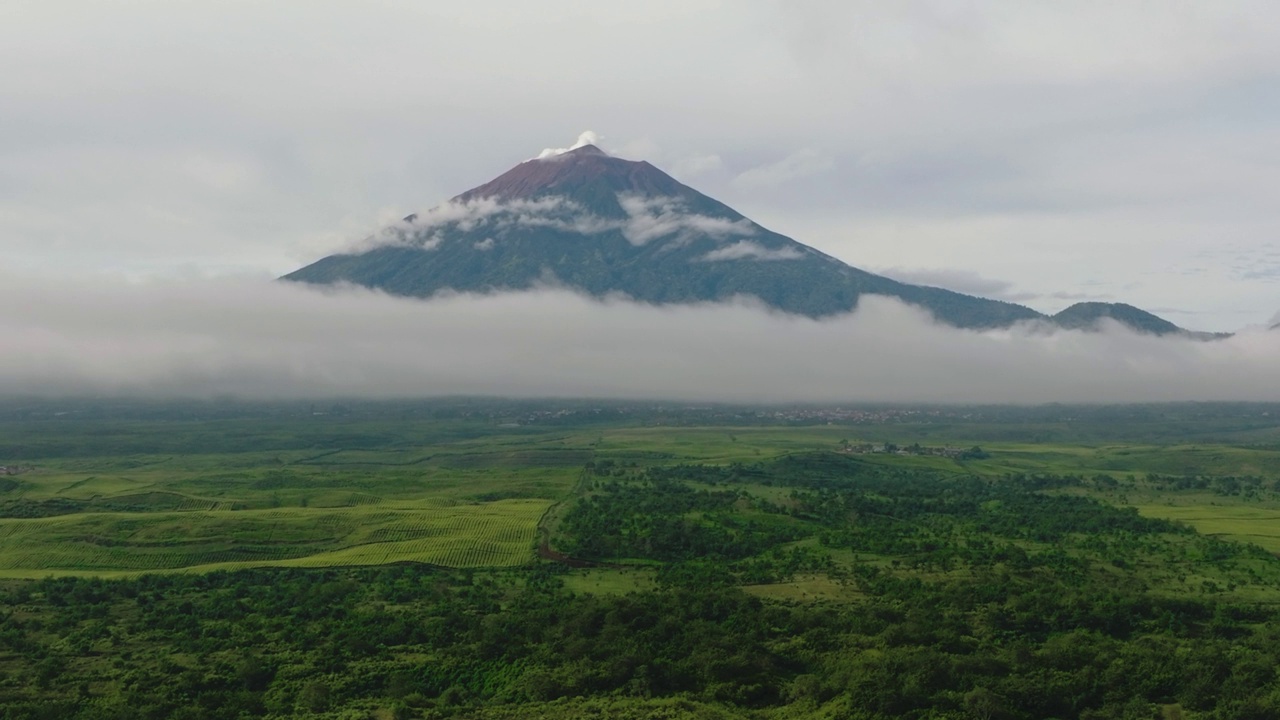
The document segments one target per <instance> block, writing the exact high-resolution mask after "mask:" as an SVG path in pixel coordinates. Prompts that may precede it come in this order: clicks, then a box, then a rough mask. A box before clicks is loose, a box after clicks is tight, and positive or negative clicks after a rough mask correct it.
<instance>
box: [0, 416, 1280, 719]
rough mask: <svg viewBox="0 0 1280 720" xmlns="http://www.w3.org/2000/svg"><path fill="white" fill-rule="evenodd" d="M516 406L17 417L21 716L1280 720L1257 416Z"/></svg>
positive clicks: (5, 610) (14, 528) (12, 444)
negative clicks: (126, 562)
mask: <svg viewBox="0 0 1280 720" xmlns="http://www.w3.org/2000/svg"><path fill="white" fill-rule="evenodd" d="M1253 410H1254V409H1253V408H1252V407H1251V406H1242V408H1241V412H1242V413H1246V414H1247V413H1252V412H1253ZM402 411H403V408H400V409H396V410H395V412H397V413H399V412H402ZM520 411H521V412H525V409H524V408H523V406H522V407H521V409H520ZM255 412H256V411H255ZM310 412H312V411H310V410H308V414H309V413H310ZM386 412H387V413H388V414H391V413H392V410H391V409H388V410H387V411H386ZM509 412H511V411H510V410H506V411H498V412H496V413H494V414H493V416H492V417H487V418H477V417H472V418H458V417H456V416H450V417H434V416H431V415H430V414H424V415H422V416H417V417H414V418H412V419H409V420H405V418H403V417H401V418H399V419H400V420H401V421H402V422H400V423H399V424H397V423H395V422H391V420H394V419H395V418H383V419H381V420H379V419H377V418H370V417H366V416H358V417H349V416H344V418H343V419H341V420H338V419H334V418H332V417H330V416H319V415H316V416H314V417H310V416H309V415H308V416H303V415H299V416H297V417H294V416H292V415H290V416H288V417H281V416H279V415H276V416H270V415H269V416H267V417H265V418H264V417H257V416H253V417H248V416H246V417H239V418H235V417H232V418H225V417H224V418H219V419H216V420H211V419H208V418H202V417H187V418H184V419H181V420H172V419H171V420H167V421H164V422H165V424H167V425H169V427H170V430H169V432H168V433H167V434H166V435H164V436H163V437H157V438H154V439H152V438H151V434H152V433H153V432H154V425H150V424H149V423H152V422H156V423H158V422H160V421H157V420H151V419H146V418H143V419H139V418H136V417H133V418H129V419H127V420H113V419H111V418H110V417H100V416H98V417H95V418H93V419H91V420H89V419H86V420H81V421H70V422H68V421H62V420H59V421H56V422H55V421H52V420H49V421H45V420H39V419H37V420H34V421H33V420H32V419H31V418H30V417H27V418H24V419H12V420H8V419H2V418H0V425H4V426H5V427H9V428H11V429H13V430H14V432H13V433H10V434H8V435H7V437H8V438H9V440H8V441H7V445H8V447H6V448H5V451H6V452H8V453H10V454H11V455H12V456H13V458H12V460H10V459H9V458H3V459H0V464H3V465H5V467H12V468H14V474H11V475H5V476H4V477H0V718H4V719H6V720H10V719H12V720H16V719H18V718H23V719H26V718H83V719H86V720H88V719H91V718H94V719H96V718H191V719H197V718H209V719H213V718H247V717H279V718H284V717H325V718H446V717H448V718H472V717H474V718H522V717H548V718H550V717H555V718H559V719H561V720H567V719H571V718H602V717H611V718H612V717H617V718H760V719H762V720H764V719H768V718H851V719H862V718H866V719H870V718H977V719H997V718H1004V719H1009V720H1015V719H1024V718H1025V719H1042V718H1061V719H1064V720H1065V719H1067V718H1098V719H1101V718H1125V719H1128V718H1153V719H1160V718H1163V719H1175V718H1188V719H1190V718H1205V719H1209V718H1222V719H1226V718H1231V719H1245V720H1248V719H1250V718H1259V719H1263V718H1267V719H1269V718H1276V717H1280V674H1277V668H1280V559H1278V558H1277V556H1276V555H1275V552H1276V550H1277V549H1276V548H1275V547H1269V546H1268V542H1270V540H1269V539H1270V538H1271V537H1272V536H1274V535H1280V533H1274V532H1273V531H1272V530H1271V528H1274V527H1276V525H1275V522H1276V521H1277V518H1278V517H1280V464H1275V463H1274V462H1273V459H1274V458H1273V456H1274V454H1275V453H1276V452H1277V450H1276V448H1277V445H1280V443H1277V442H1276V440H1274V439H1268V438H1267V437H1266V431H1265V429H1262V428H1259V427H1258V426H1257V424H1256V423H1252V422H1251V423H1250V425H1249V427H1247V428H1240V429H1236V430H1231V429H1229V428H1228V427H1227V426H1228V425H1229V424H1230V421H1229V413H1227V416H1228V419H1223V420H1215V421H1214V422H1216V423H1218V425H1216V426H1215V427H1216V429H1215V430H1214V432H1219V433H1223V434H1224V435H1227V436H1224V437H1221V438H1218V439H1217V440H1216V441H1212V442H1204V441H1197V442H1196V443H1194V444H1188V443H1186V442H1179V443H1170V444H1168V445H1160V444H1159V443H1158V442H1153V440H1152V439H1151V438H1150V436H1149V428H1144V429H1139V432H1141V433H1143V437H1141V438H1139V439H1135V440H1132V441H1128V442H1126V441H1123V440H1122V439H1120V440H1117V439H1116V438H1108V440H1107V441H1106V442H1103V443H1089V442H1083V441H1081V442H1076V443H1058V444H1049V443H1041V444H1036V443H1027V442H1025V441H1023V440H1017V441H1009V440H1008V439H1007V434H1008V433H1010V432H1012V430H1013V429H1015V428H1014V425H1015V423H1012V422H1008V423H1003V424H1002V423H1000V422H989V421H984V422H983V424H982V425H980V426H969V427H968V430H967V432H965V431H960V432H957V431H954V430H953V432H954V434H953V435H951V436H950V438H951V439H948V440H947V441H946V442H938V443H937V448H939V452H938V453H932V452H931V450H930V447H931V446H930V443H931V442H933V441H931V440H929V438H930V437H931V436H934V435H935V433H936V430H935V429H934V428H930V427H919V426H912V425H911V424H910V423H904V422H903V421H901V420H894V421H892V423H882V424H873V425H867V426H859V425H846V426H835V427H829V426H821V427H818V428H814V427H809V426H803V425H802V426H787V425H777V424H775V425H768V424H761V423H759V421H758V419H752V420H750V421H749V422H748V421H744V422H743V423H741V424H739V425H722V426H705V425H697V424H690V425H687V426H680V427H667V426H660V425H657V424H655V423H649V422H645V421H644V420H643V419H641V420H639V421H638V420H637V419H636V418H635V417H624V418H617V417H611V418H609V419H607V420H602V421H597V422H584V423H578V424H573V423H566V422H565V421H564V420H563V417H562V416H561V417H559V418H557V417H556V416H554V415H548V417H549V418H550V419H549V421H548V422H547V423H546V424H545V425H541V426H540V425H538V424H537V423H529V422H525V423H521V424H519V426H518V427H516V426H513V423H512V422H511V421H510V416H509V415H508V414H504V413H509ZM195 414H197V415H198V414H199V413H198V412H197V413H195ZM286 415H288V413H286ZM300 418H304V419H300ZM1025 422H1026V421H1025V420H1024V421H1020V422H1019V423H1018V424H1025ZM1187 422H1188V423H1192V424H1193V423H1194V420H1188V421H1187ZM956 427H960V428H961V429H962V430H963V428H964V427H965V424H963V423H959V424H957V426H956ZM228 429H238V430H239V435H234V434H229V433H228ZM1095 431H1096V430H1080V431H1079V432H1081V433H1082V434H1083V433H1086V432H1095ZM1107 432H1110V433H1113V434H1114V431H1107ZM1232 432H1240V433H1245V435H1243V436H1239V437H1230V436H1229V435H1230V433H1232ZM112 436H115V437H118V438H120V440H121V444H123V445H125V446H127V448H128V451H127V452H124V453H119V454H112V453H111V452H110V448H109V443H107V442H104V438H107V437H112ZM201 437H211V438H218V439H219V443H220V445H217V446H213V445H210V446H206V447H203V452H196V451H195V448H197V447H200V446H201V443H200V438H201ZM1273 437H1280V436H1276V435H1274V432H1273ZM887 438H890V439H894V440H896V441H897V442H898V443H899V444H900V445H901V446H902V447H904V448H905V447H908V446H910V445H915V446H916V447H915V449H913V450H912V451H911V452H909V453H904V454H893V453H878V454H857V453H854V452H851V451H850V447H851V446H852V445H854V444H855V443H856V442H862V441H866V442H868V443H870V442H873V441H874V442H885V440H886V439H887ZM851 440H852V441H854V442H851ZM943 447H957V448H963V450H964V452H963V453H951V454H950V455H946V454H941V448H943ZM76 448H80V450H76ZM1179 467H1182V468H1185V469H1186V472H1177V470H1178V468H1179ZM156 495H163V496H164V497H163V498H157V497H155V496H156ZM140 498H141V499H140ZM148 498H149V499H148ZM175 498H181V499H182V501H181V502H179V501H178V500H177V499H175ZM303 498H305V499H306V502H303V501H302V500H303ZM183 503H186V504H183ZM512 503H523V504H521V505H518V507H521V508H528V509H529V510H537V512H533V513H532V514H529V512H527V511H523V510H522V511H521V513H523V514H521V513H516V512H512V511H511V508H512V507H513V506H512ZM428 508H429V509H430V513H427V512H426V509H428ZM419 511H421V514H418V515H412V518H411V520H412V523H414V524H413V525H412V526H409V525H403V527H402V524H403V522H408V521H405V520H404V517H405V516H406V514H407V513H414V512H419ZM538 513H541V514H538ZM326 518H327V519H326ZM315 523H320V524H318V525H315V527H314V528H313V527H312V525H314V524H315ZM397 523H402V524H397ZM183 527H187V528H192V529H191V530H189V531H188V532H186V533H185V534H184V532H183V531H182V530H181V528H183ZM175 528H177V529H175ZM195 528H198V529H199V531H198V533H197V531H196V530H195ZM219 528H222V529H221V530H219ZM308 528H310V530H308ZM316 528H319V529H316ZM361 528H365V529H363V530H362V529H361ZM413 528H417V529H416V530H413ZM304 530H307V532H304ZM411 530H412V532H411ZM24 533H25V534H24ZM325 533H329V534H330V535H333V536H334V537H337V536H339V535H341V538H342V542H341V543H338V541H337V540H332V541H331V540H329V539H326V536H325ZM343 533H345V534H343ZM406 533H408V534H406ZM195 534H199V535H200V537H198V538H196V537H194V535H195ZM5 538H17V540H11V541H9V544H7V545H6V544H3V542H4V539H5ZM335 543H338V544H335ZM343 543H345V544H343ZM486 543H488V545H486ZM339 544H340V545H341V547H338V545H339ZM383 547H387V548H389V550H388V551H387V552H385V553H381V554H379V553H377V552H374V551H373V550H374V549H378V548H383ZM459 547H481V548H491V549H490V550H485V551H484V552H470V553H468V552H461V551H458V550H457V548H459ZM335 548H337V549H335ZM439 548H447V549H448V550H449V551H448V552H444V551H442V550H440V549H439ZM521 548H523V549H522V550H521ZM108 551H110V552H108ZM148 552H150V553H153V554H154V556H155V557H166V558H171V560H169V561H167V562H169V564H168V565H165V564H163V563H160V562H158V561H157V564H156V565H154V566H148V567H150V568H151V569H148V567H141V566H132V567H126V566H120V567H107V566H100V565H101V563H105V562H107V560H109V559H110V558H114V557H116V556H117V555H118V554H120V553H124V554H125V555H128V554H131V553H141V554H143V555H145V554H146V553H148ZM170 552H171V554H164V553H170ZM91 553H106V554H98V555H92V554H91ZM111 553H116V554H117V555H113V554H111ZM201 553H206V554H210V557H215V558H216V557H224V556H234V557H235V558H237V561H236V562H233V563H230V564H224V565H219V564H218V563H216V562H211V561H210V560H209V559H208V558H203V557H199V556H200V554H201ZM227 553H230V555H227ZM271 553H275V554H274V555H272V554H271ZM35 556H40V557H43V558H45V561H44V564H43V565H42V566H41V567H39V568H36V567H34V566H32V565H30V563H31V562H33V561H32V560H31V558H32V557H35ZM148 557H151V556H148ZM245 557H252V558H257V559H255V560H253V561H252V562H247V561H244V560H243V558H245ZM92 558H97V560H93V562H97V563H99V565H94V564H92V562H90V560H92ZM104 558H105V559H104ZM172 558H177V559H172ZM184 558H185V560H184ZM273 558H274V559H273ZM308 558H310V559H311V560H308ZM343 558H345V560H343ZM6 563H8V564H6ZM24 563H25V564H24ZM182 563H187V564H185V565H184V564H182ZM5 568H9V570H8V571H6V570H5Z"/></svg>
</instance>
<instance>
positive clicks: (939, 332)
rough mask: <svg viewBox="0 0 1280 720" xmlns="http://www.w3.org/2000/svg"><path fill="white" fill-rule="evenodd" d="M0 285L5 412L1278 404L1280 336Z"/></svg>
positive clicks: (560, 297) (330, 294)
mask: <svg viewBox="0 0 1280 720" xmlns="http://www.w3.org/2000/svg"><path fill="white" fill-rule="evenodd" d="M0 280H3V282H0V307H3V308H6V310H5V311H3V312H2V313H0V394H5V395H14V394H17V395H26V394H41V395H50V394H51V395H74V394H83V393H108V394H141V395H150V396H189V397H208V396H214V395H223V394H232V395H240V396H249V397H325V396H364V397H427V396H440V395H458V394H476V395H495V396H496V395H501V396H526V397H548V396H564V397H600V398H671V399H690V400H695V399H696V400H719V401H743V402H760V401H771V402H789V401H810V402H827V401H830V402H842V401H858V400H866V401H922V402H1013V403H1038V402H1050V401H1058V402H1120V401H1173V400H1201V399H1204V400H1208V399H1217V400H1280V362H1277V359H1280V332H1267V331H1264V330H1254V331H1249V332H1244V333H1241V334H1239V335H1237V336H1235V337H1232V338H1230V339H1227V340H1222V341H1217V342H1197V341H1192V340H1186V339H1180V338H1155V337H1149V336H1141V335H1135V334H1133V333H1130V332H1128V331H1125V330H1123V329H1121V328H1119V327H1118V326H1109V327H1107V328H1106V329H1105V330H1104V331H1103V332H1099V333H1084V332H1078V331H1056V332H1046V331H1045V330H1044V329H1043V328H1040V329H1037V328H1032V327H1027V328H1017V329H1012V330H1004V331H995V332H985V333H979V332H972V331H964V330H957V329H954V328H949V327H943V326H939V325H936V324H934V323H933V322H932V321H931V320H930V319H929V318H928V317H927V316H926V315H924V314H923V313H922V312H921V311H919V310H918V309H916V308H913V307H909V306H905V305H903V304H901V303H898V302H895V301H892V300H889V299H885V298H880V297H867V298H864V299H863V301H862V303H861V304H860V306H859V308H858V310H857V311H856V312H854V313H851V314H849V315H845V316H841V317H836V318H832V319H829V320H823V321H815V320H810V319H806V318H797V317H792V316H785V315H780V314H776V313H771V312H768V311H766V310H764V309H762V308H761V307H760V306H759V305H758V304H757V303H754V302H751V301H743V302H739V303H734V304H718V305H700V306H682V307H653V306H649V305H643V304H637V303H634V302H630V301H628V300H625V299H610V300H606V301H603V302H601V301H595V300H591V299H588V298H584V297H581V296H579V295H575V294H572V293H569V292H566V291H562V290H552V289H547V290H539V291H533V292H528V293H519V294H505V295H496V296H470V295H458V296H452V297H441V298H436V299H433V300H431V301H422V300H411V299H404V298H394V297H389V296H386V295H384V294H381V293H378V292H374V291H369V290H364V289H359V288H339V289H334V288H328V289H323V290H322V289H317V288H314V287H311V286H305V285H297V284H292V283H282V282H275V281H270V280H266V279H236V280H227V279H223V280H199V281H191V282H184V283H177V282H172V283H167V284H148V285H129V284H122V283H119V282H108V281H86V282H76V283H70V282H66V283H52V284H51V283H42V282H37V281H33V280H25V279H22V278H13V277H10V278H0Z"/></svg>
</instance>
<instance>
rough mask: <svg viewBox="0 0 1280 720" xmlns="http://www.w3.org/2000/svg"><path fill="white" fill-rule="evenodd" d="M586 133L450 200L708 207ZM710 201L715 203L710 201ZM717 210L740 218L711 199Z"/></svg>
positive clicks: (607, 209) (615, 213) (604, 210)
mask: <svg viewBox="0 0 1280 720" xmlns="http://www.w3.org/2000/svg"><path fill="white" fill-rule="evenodd" d="M595 139H597V138H596V137H595V133H591V132H586V133H583V134H582V136H580V137H579V138H578V142H577V143H575V144H574V145H573V146H572V147H568V148H560V149H550V148H549V149H547V150H543V151H542V153H541V154H540V155H538V157H536V158H532V159H530V160H525V161H524V162H522V163H520V164H519V165H516V166H515V167H513V168H511V169H510V170H508V171H507V172H505V173H503V174H501V175H499V176H498V177H496V178H494V179H493V180H490V181H489V182H487V183H485V184H483V185H480V186H477V187H474V188H472V189H470V190H468V191H466V192H464V193H462V194H461V195H458V196H456V197H454V198H453V200H454V202H470V201H474V200H479V199H482V198H491V199H494V200H498V201H511V200H533V199H536V198H542V197H547V196H551V195H556V196H560V197H563V198H565V199H567V200H571V201H573V202H575V203H577V204H578V205H580V206H582V207H583V208H584V209H587V210H591V211H593V212H596V213H597V214H601V215H604V216H609V217H619V216H622V215H624V214H625V213H624V212H623V210H622V208H621V206H620V204H619V197H620V196H623V197H625V196H642V197H667V198H682V199H684V200H686V201H688V202H690V203H692V204H694V205H696V206H699V207H701V208H702V209H703V211H709V210H710V208H708V207H707V206H708V202H709V201H710V199H709V198H706V196H704V195H702V194H701V193H699V192H697V191H695V190H693V189H692V188H690V187H688V186H686V185H683V184H681V183H680V182H679V181H678V180H676V179H675V178H673V177H671V176H670V175H668V174H666V173H664V172H662V171H661V170H659V169H658V168H656V167H654V166H653V165H650V164H649V163H647V162H644V161H636V160H624V159H622V158H618V157H614V156H612V155H610V154H608V153H606V152H605V151H603V150H601V149H600V147H599V146H598V145H596V144H595V143H594V142H589V141H590V140H595ZM710 202H714V201H710ZM714 205H715V206H717V207H716V210H717V214H720V213H724V214H727V215H731V216H732V217H733V219H738V218H740V217H741V216H740V215H738V214H737V213H733V212H732V211H731V210H729V209H728V208H727V207H724V206H722V205H720V204H719V203H714Z"/></svg>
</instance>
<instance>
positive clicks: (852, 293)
mask: <svg viewBox="0 0 1280 720" xmlns="http://www.w3.org/2000/svg"><path fill="white" fill-rule="evenodd" d="M544 155H545V154H544ZM284 279H286V280H294V281H300V282H307V283H336V282H349V283H354V284H356V285H362V286H366V287H370V288H378V289H381V290H384V291H386V292H388V293H391V294H395V295H407V296H415V297H430V296H432V295H435V294H437V293H440V292H444V291H458V292H482V293H486V292H497V291H504V290H524V289H528V288H531V287H534V286H538V285H552V286H563V287H568V288H571V289H573V290H576V291H578V292H583V293H586V294H589V295H592V296H596V297H603V296H606V295H617V294H621V295H625V296H628V297H630V298H632V299H634V300H638V301H641V302H647V303H654V304H683V303H697V302H707V301H723V300H729V299H731V298H734V297H737V296H748V297H754V298H757V299H758V300H759V301H761V302H763V303H764V304H765V305H767V306H769V307H771V308H774V309H777V310H780V311H783V312H787V313H793V314H797V315H806V316H809V317H815V318H817V317H823V316H828V315H834V314H838V313H844V312H848V311H849V310H851V309H853V308H854V307H855V306H856V305H857V303H858V298H859V297H861V296H862V295H865V294H877V295H888V296H891V297H895V298H898V299H900V300H903V301H905V302H907V303H910V304H913V305H917V306H920V307H923V308H925V309H927V310H928V311H929V312H930V313H932V314H933V316H934V317H935V318H937V319H938V320H939V321H941V322H944V323H947V324H950V325H954V326H957V327H964V328H993V327H1005V326H1008V325H1011V324H1013V323H1015V322H1019V321H1023V320H1044V319H1045V316H1043V315H1041V314H1040V313H1038V312H1036V311H1035V310H1032V309H1030V308H1027V307H1023V306H1021V305H1015V304H1013V303H1007V302H1000V301H997V300H988V299H985V298H979V297H973V296H970V295H964V294H961V293H957V292H952V291H950V290H943V289H940V288H934V287H925V286H920V285H911V284H908V283H902V282H898V281H896V280H892V279H889V278H886V277H882V276H880V275H876V274H873V273H869V272H866V271H863V270H859V269H858V268H855V267H851V266H849V265H847V264H845V263H843V262H841V261H840V260H837V259H836V258H833V257H831V256H829V255H826V254H823V253H821V252H819V251H817V250H815V249H813V248H811V247H809V246H807V245H803V244H801V243H799V242H796V241H795V240H792V239H791V238H788V237H785V236H783V235H779V234H778V233H775V232H773V231H771V230H768V229H766V228H764V227H761V226H760V225H758V224H756V223H754V222H752V221H751V220H749V219H747V218H746V217H743V216H742V215H741V214H740V213H738V212H737V211H735V210H734V209H733V208H730V207H729V206H727V205H725V204H723V203H721V202H719V201H717V200H714V199H712V198H710V197H707V196H706V195H703V194H702V193H700V192H698V191H697V190H694V189H693V188H690V187H688V186H687V185H684V184H681V183H680V182H678V181H677V180H676V179H675V178H672V177H671V176H670V175H667V174H666V173H664V172H662V171H661V170H659V169H657V168H656V167H654V166H653V165H650V164H649V163H647V162H636V161H630V160H623V159H621V158H616V157H612V156H610V155H608V154H606V153H605V152H604V151H602V150H600V149H599V148H598V147H596V146H595V145H592V144H583V145H580V146H576V147H575V148H573V149H571V150H568V151H560V152H558V153H555V154H551V155H549V156H543V157H539V158H536V159H533V160H527V161H525V162H523V163H520V164H519V165H517V166H515V167H514V168H512V169H511V170H509V171H507V172H506V173H504V174H502V175H500V176H499V177H497V178H495V179H494V180H492V181H490V182H488V183H485V184H484V185H481V186H479V187H476V188H473V189H471V190H468V191H466V192H464V193H462V194H461V195H458V196H457V197H455V198H453V199H452V200H450V201H449V202H448V203H445V204H444V205H442V206H440V207H437V208H435V209H433V210H431V211H429V212H426V213H423V214H415V215H410V216H408V217H406V218H404V220H403V221H401V222H399V223H396V224H393V225H391V226H389V227H386V228H383V229H382V230H380V231H379V232H378V233H377V234H376V235H375V236H373V237H371V238H369V239H368V240H367V241H366V243H365V247H364V248H363V249H361V250H359V251H355V252H351V253H348V254H339V255H331V256H329V257H326V258H323V259H321V260H319V261H317V262H315V263H313V264H311V265H308V266H306V267H304V268H301V269H299V270H297V271H295V272H292V273H290V274H288V275H286V276H285V277H284ZM1116 319H1118V320H1121V321H1122V322H1123V321H1124V318H1122V317H1117V318H1116Z"/></svg>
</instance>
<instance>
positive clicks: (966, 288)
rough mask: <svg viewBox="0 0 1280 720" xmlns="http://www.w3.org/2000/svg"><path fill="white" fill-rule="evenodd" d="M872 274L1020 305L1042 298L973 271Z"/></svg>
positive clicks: (898, 270)
mask: <svg viewBox="0 0 1280 720" xmlns="http://www.w3.org/2000/svg"><path fill="white" fill-rule="evenodd" d="M875 272H876V273H878V274H880V275H884V276H885V277H888V278H892V279H894V280H897V281H898V282H904V283H910V284H912V285H927V286H929V287H937V288H943V289H945V290H954V291H955V292H958V293H964V294H966V295H977V296H979V297H987V298H993V299H996V300H1006V301H1008V302H1023V301H1026V300H1032V299H1034V298H1038V297H1040V296H1041V294H1040V293H1031V292H1019V291H1016V290H1014V284H1013V283H1011V282H1009V281H1007V280H997V279H994V278H988V277H984V276H982V275H979V274H978V273H976V272H973V271H972V270H952V269H949V268H904V267H890V268H881V269H879V270H876V271H875ZM1055 297H1056V295H1055Z"/></svg>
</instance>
